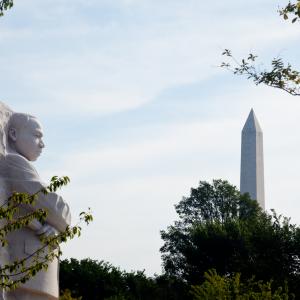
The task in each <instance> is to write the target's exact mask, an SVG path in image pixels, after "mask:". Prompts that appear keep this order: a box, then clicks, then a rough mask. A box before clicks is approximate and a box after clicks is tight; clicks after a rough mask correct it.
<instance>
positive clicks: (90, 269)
mask: <svg viewBox="0 0 300 300" xmlns="http://www.w3.org/2000/svg"><path fill="white" fill-rule="evenodd" d="M60 287H61V290H62V291H65V290H66V289H68V290H70V291H71V295H72V297H79V296H82V300H141V299H142V300H153V299H155V300H160V299H162V300H184V299H190V297H189V293H188V291H189V286H188V285H186V284H185V283H184V282H182V281H181V280H178V279H177V278H174V277H169V276H166V275H161V276H155V277H154V278H152V277H147V276H146V275H145V273H144V271H136V272H125V271H121V270H120V269H119V268H116V267H114V266H113V265H111V264H110V263H107V262H104V261H96V260H91V259H83V260H81V261H79V260H77V259H74V258H71V259H70V260H68V259H66V260H63V261H62V262H61V264H60Z"/></svg>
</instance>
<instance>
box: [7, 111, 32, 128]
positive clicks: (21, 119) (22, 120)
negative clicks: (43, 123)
mask: <svg viewBox="0 0 300 300" xmlns="http://www.w3.org/2000/svg"><path fill="white" fill-rule="evenodd" d="M32 119H36V117H34V116H32V115H29V114H24V113H13V114H12V115H11V117H10V118H9V121H8V130H9V129H10V128H15V129H16V130H18V129H20V128H21V127H24V126H26V123H28V122H29V121H30V120H32Z"/></svg>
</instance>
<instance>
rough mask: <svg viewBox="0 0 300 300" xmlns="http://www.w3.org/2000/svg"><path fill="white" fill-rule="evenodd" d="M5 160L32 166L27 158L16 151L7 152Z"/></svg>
mask: <svg viewBox="0 0 300 300" xmlns="http://www.w3.org/2000/svg"><path fill="white" fill-rule="evenodd" d="M4 159H5V160H6V162H8V163H14V164H18V165H28V166H32V164H31V163H30V162H29V160H28V159H26V158H25V157H24V156H22V155H20V154H17V153H7V154H6V155H5V158H4Z"/></svg>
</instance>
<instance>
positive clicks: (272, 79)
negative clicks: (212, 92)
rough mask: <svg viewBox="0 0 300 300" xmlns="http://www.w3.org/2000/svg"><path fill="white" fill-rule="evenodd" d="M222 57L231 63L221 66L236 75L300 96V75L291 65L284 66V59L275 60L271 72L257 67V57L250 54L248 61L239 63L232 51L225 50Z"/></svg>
mask: <svg viewBox="0 0 300 300" xmlns="http://www.w3.org/2000/svg"><path fill="white" fill-rule="evenodd" d="M222 55H224V56H226V57H227V58H229V59H230V61H226V62H222V64H221V65H220V66H221V67H223V68H226V69H228V70H230V71H232V72H233V74H235V75H244V76H246V77H247V79H252V80H253V81H254V83H255V84H256V85H258V84H261V83H263V84H265V85H267V86H271V87H274V88H278V89H281V90H284V91H285V92H288V93H289V94H291V95H293V96H300V73H299V71H297V70H294V69H293V68H292V66H291V65H290V64H284V62H283V60H282V58H274V59H273V60H272V62H271V68H270V70H260V68H259V67H258V66H257V65H255V62H256V59H257V56H256V55H254V54H252V53H250V54H249V55H248V57H247V58H246V59H242V60H241V61H238V60H237V59H236V58H235V57H234V56H232V53H231V51H230V50H228V49H225V50H224V52H223V53H222Z"/></svg>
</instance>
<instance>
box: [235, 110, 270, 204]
mask: <svg viewBox="0 0 300 300" xmlns="http://www.w3.org/2000/svg"><path fill="white" fill-rule="evenodd" d="M240 190H241V193H242V194H244V193H249V194H250V196H251V198H252V199H254V200H257V202H258V203H259V205H260V206H261V207H262V209H265V188H264V154H263V132H262V130H261V127H260V125H259V123H258V121H257V118H256V116H255V114H254V111H253V109H251V111H250V114H249V116H248V118H247V121H246V123H245V125H244V128H243V130H242V149H241V182H240Z"/></svg>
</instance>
